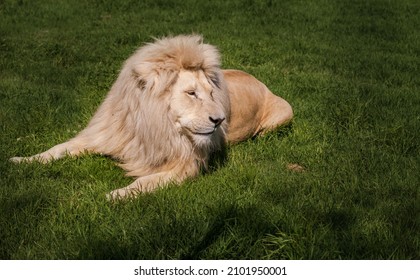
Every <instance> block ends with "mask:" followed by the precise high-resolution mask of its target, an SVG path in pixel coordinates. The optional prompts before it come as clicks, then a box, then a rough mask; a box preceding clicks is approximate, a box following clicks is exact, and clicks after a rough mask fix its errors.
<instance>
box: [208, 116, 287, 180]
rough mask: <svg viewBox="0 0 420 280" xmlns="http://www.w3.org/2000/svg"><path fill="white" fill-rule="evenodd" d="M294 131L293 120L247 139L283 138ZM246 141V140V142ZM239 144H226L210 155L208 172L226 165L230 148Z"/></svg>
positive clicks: (252, 140)
mask: <svg viewBox="0 0 420 280" xmlns="http://www.w3.org/2000/svg"><path fill="white" fill-rule="evenodd" d="M292 133H293V122H290V123H288V124H287V125H284V126H281V127H278V128H276V129H275V130H273V131H271V132H268V133H267V134H265V135H255V136H253V137H251V138H250V139H248V140H246V141H251V142H256V141H258V140H257V138H273V137H274V138H276V139H283V138H286V137H288V136H289V135H290V134H292ZM246 141H245V142H246ZM238 144H239V145H240V143H237V144H225V145H224V146H223V147H222V148H221V149H220V150H219V151H215V152H213V153H212V154H211V155H210V158H209V161H208V169H207V170H205V171H206V173H210V174H211V173H213V172H214V171H216V170H217V169H219V168H222V167H224V166H225V165H226V163H227V162H228V158H229V150H230V149H231V147H232V146H234V145H238Z"/></svg>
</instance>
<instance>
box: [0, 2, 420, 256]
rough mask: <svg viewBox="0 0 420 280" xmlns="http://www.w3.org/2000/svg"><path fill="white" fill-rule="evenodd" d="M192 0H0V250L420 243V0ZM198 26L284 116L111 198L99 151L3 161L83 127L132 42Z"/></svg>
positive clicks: (115, 179)
mask: <svg viewBox="0 0 420 280" xmlns="http://www.w3.org/2000/svg"><path fill="white" fill-rule="evenodd" d="M139 2H141V3H139ZM197 2H198V3H196V1H192V0H191V1H185V0H183V1H152V0H151V1H115V0H112V1H107V0H102V1H99V0H97V1H64V0H63V1H56V0H54V1H52V0H44V1H36V0H30V1H25V0H20V1H12V0H4V1H0V71H1V72H0V133H1V138H0V141H1V142H0V259H419V258H420V253H419V252H420V235H419V232H420V216H419V215H420V214H419V213H420V195H419V187H420V182H419V177H420V168H419V165H420V156H419V155H420V152H419V142H420V141H419V138H420V79H419V73H420V67H419V66H420V33H419V31H418V28H419V26H420V16H419V15H420V4H419V2H418V1H417V0H399V1H392V0H390V1H385V0H383V1H381V0H376V1H374V0H372V1H364V0H363V1H362V0H357V1H339V0H336V1H332V0H331V1H327V0H321V1H309V0H307V1H304V0H302V1H274V0H273V1H263V0H260V1H252V0H247V1H224V0H220V1H219V0H217V1H197ZM192 32H195V33H199V34H203V35H204V37H205V39H206V42H209V43H212V44H214V45H217V46H218V47H219V48H220V50H221V52H222V56H223V66H224V67H225V68H236V69H241V70H245V71H247V72H249V73H251V74H253V75H255V76H256V77H258V78H259V79H260V80H262V81H263V82H264V83H266V84H267V85H268V87H269V88H270V89H271V90H272V91H273V92H275V93H276V94H279V95H280V96H282V97H284V98H285V99H286V100H288V101H289V102H290V103H291V104H292V106H293V108H294V111H295V119H294V121H293V124H292V125H291V126H289V127H287V128H285V129H283V130H281V131H280V133H272V134H269V135H267V136H264V137H262V138H257V139H253V140H249V141H246V142H244V143H240V144H239V145H236V146H232V147H229V148H228V151H227V152H228V159H227V161H226V162H225V163H224V164H223V165H221V166H218V168H214V170H213V171H212V172H210V173H207V174H204V175H203V176H201V177H198V178H196V179H192V180H189V181H187V182H186V183H184V184H182V186H180V187H176V186H171V187H167V188H163V189H161V190H159V191H157V192H155V193H153V194H147V195H142V196H140V197H139V198H138V199H135V200H133V201H127V202H122V203H115V204H113V203H109V202H107V201H106V200H105V194H106V193H107V192H109V191H111V190H113V189H116V188H118V187H122V186H125V185H127V184H128V183H129V182H131V179H130V178H126V177H124V176H123V175H124V173H123V171H122V170H120V169H119V168H118V167H116V166H115V164H114V162H113V161H112V160H111V159H109V158H105V157H101V156H94V155H87V156H84V157H82V158H78V159H73V158H66V159H63V160H60V161H57V162H54V163H51V164H48V165H45V166H44V165H41V164H36V163H34V164H22V165H13V164H11V163H9V162H8V160H7V159H8V158H9V157H12V156H16V155H21V156H24V155H31V154H35V153H38V152H41V151H44V150H46V149H47V148H49V147H51V146H53V145H55V144H57V143H60V142H63V141H65V140H66V139H68V138H70V137H72V136H74V135H75V134H76V132H77V131H80V130H81V128H83V127H84V126H85V125H86V123H87V122H88V120H89V119H90V117H91V116H92V114H93V112H94V111H95V109H96V108H97V106H98V104H100V102H101V101H102V99H103V97H104V96H105V95H106V93H107V90H108V89H109V88H110V87H111V85H112V83H113V81H114V80H115V79H116V76H117V74H118V71H119V69H120V67H121V65H122V63H123V61H124V60H125V59H126V58H127V57H128V56H129V55H130V54H131V53H132V52H133V51H134V50H135V49H136V48H137V47H138V46H140V45H142V44H143V43H144V42H148V41H151V37H160V36H164V35H168V34H172V35H175V34H180V33H192ZM289 163H298V164H300V165H302V166H304V167H305V169H306V171H305V172H301V173H299V172H292V171H289V170H288V169H287V168H286V166H287V164H289Z"/></svg>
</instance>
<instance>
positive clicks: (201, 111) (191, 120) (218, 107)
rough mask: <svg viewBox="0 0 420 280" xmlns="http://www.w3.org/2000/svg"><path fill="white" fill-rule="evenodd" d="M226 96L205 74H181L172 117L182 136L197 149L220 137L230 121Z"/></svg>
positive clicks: (173, 102) (197, 72) (194, 72)
mask: <svg viewBox="0 0 420 280" xmlns="http://www.w3.org/2000/svg"><path fill="white" fill-rule="evenodd" d="M224 94H226V93H224V92H222V91H221V90H220V89H219V88H217V87H216V86H215V85H213V84H212V83H211V81H209V80H208V79H207V78H206V76H205V75H204V73H203V71H186V70H182V71H180V72H179V75H178V79H177V81H176V82H175V84H174V85H173V87H172V95H171V100H170V113H171V116H172V119H173V121H174V122H175V124H176V126H177V127H178V129H179V131H180V133H182V134H185V135H187V136H188V137H189V138H190V139H191V140H192V141H193V142H194V144H195V145H198V146H203V145H209V144H210V143H211V142H212V141H214V140H215V138H216V137H219V136H220V135H221V133H220V132H221V131H220V130H223V129H224V127H225V125H226V121H225V120H226V117H227V116H226V112H225V109H224V108H226V107H225V105H226V104H223V102H225V97H224V96H223V95H224Z"/></svg>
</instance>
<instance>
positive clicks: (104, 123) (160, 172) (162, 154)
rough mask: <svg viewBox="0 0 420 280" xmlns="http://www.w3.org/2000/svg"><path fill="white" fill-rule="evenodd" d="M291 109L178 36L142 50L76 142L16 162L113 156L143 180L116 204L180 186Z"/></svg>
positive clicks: (120, 193) (197, 41)
mask: <svg viewBox="0 0 420 280" xmlns="http://www.w3.org/2000/svg"><path fill="white" fill-rule="evenodd" d="M292 116H293V112H292V108H291V106H290V105H289V103H287V102H286V101H285V100H284V99H282V98H280V97H278V96H276V95H274V94H272V93H271V92H270V91H269V90H268V88H267V87H266V86H265V85H264V84H263V83H261V82H260V81H258V80H257V79H255V78H254V77H253V76H251V75H249V74H246V73H244V72H241V71H238V70H221V69H220V59H219V53H218V51H217V49H216V48H215V47H214V46H212V45H209V44H204V43H203V40H202V37H200V36H197V35H192V36H185V35H181V36H176V37H168V38H163V39H160V40H156V41H155V42H154V43H150V44H147V45H145V46H143V47H141V48H139V49H138V50H137V51H136V52H135V53H134V54H133V55H132V56H131V57H130V58H129V59H128V60H127V61H126V62H125V64H124V66H123V68H122V70H121V72H120V75H119V77H118V79H117V80H116V82H115V83H114V85H113V86H112V88H111V90H110V91H109V93H108V95H107V97H106V98H105V100H104V102H103V103H102V104H101V106H100V107H99V109H98V110H97V112H96V113H95V115H94V116H93V118H92V119H91V121H90V122H89V124H88V126H87V127H86V128H85V129H84V130H82V131H81V132H80V133H79V134H78V135H77V136H76V137H74V138H73V139H70V140H69V141H67V142H65V143H62V144H58V145H56V146H54V147H52V148H51V149H49V150H47V151H45V152H43V153H40V154H36V155H34V156H30V157H14V158H11V160H12V161H13V162H22V161H33V160H36V161H40V162H43V163H47V162H49V161H52V160H56V159H59V158H62V157H63V156H65V155H71V156H77V155H80V154H81V153H85V152H89V153H101V154H106V155H110V156H112V157H113V158H115V159H116V160H118V161H119V162H121V164H120V165H121V167H122V168H124V169H125V170H127V175H128V176H133V177H136V178H137V179H136V180H135V181H134V182H133V183H132V184H130V185H129V186H127V187H125V188H121V189H117V190H114V191H112V192H111V193H110V194H109V195H108V197H109V198H111V199H117V198H123V197H130V196H135V195H137V194H138V193H141V192H149V191H152V190H154V189H156V187H158V186H160V185H164V184H167V183H169V182H176V183H180V182H182V181H183V180H184V179H186V178H188V177H192V176H196V175H198V173H199V171H200V169H201V168H203V167H204V168H206V167H207V163H208V159H209V156H210V154H211V153H212V152H213V151H216V150H218V149H221V148H223V146H224V144H225V143H226V142H230V143H233V142H239V141H242V140H244V139H247V138H249V137H252V136H254V135H256V134H258V133H264V132H266V131H269V130H272V129H274V128H276V127H278V126H280V125H283V124H285V123H287V122H289V121H290V120H291V118H292Z"/></svg>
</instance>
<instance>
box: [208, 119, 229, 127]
mask: <svg viewBox="0 0 420 280" xmlns="http://www.w3.org/2000/svg"><path fill="white" fill-rule="evenodd" d="M209 120H210V121H211V122H212V123H214V127H215V128H216V127H218V126H219V125H220V124H221V123H222V122H223V121H224V120H225V118H212V117H209Z"/></svg>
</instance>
